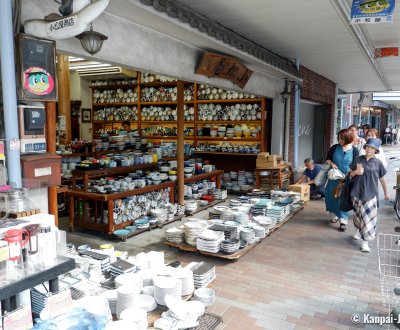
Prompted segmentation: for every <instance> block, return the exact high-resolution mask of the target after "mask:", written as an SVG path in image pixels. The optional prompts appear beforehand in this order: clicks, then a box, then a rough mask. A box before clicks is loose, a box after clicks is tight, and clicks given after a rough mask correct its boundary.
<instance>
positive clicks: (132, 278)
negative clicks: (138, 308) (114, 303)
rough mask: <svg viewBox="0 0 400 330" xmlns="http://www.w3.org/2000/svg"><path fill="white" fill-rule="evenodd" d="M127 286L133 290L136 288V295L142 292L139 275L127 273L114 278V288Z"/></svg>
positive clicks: (141, 282)
mask: <svg viewBox="0 0 400 330" xmlns="http://www.w3.org/2000/svg"><path fill="white" fill-rule="evenodd" d="M123 285H129V286H131V287H133V288H136V291H137V293H138V294H139V292H140V291H141V290H142V287H143V278H142V275H141V274H140V273H128V274H122V275H118V276H117V277H116V278H115V287H116V288H117V289H118V288H119V287H120V286H123Z"/></svg>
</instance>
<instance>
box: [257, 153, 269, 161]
mask: <svg viewBox="0 0 400 330" xmlns="http://www.w3.org/2000/svg"><path fill="white" fill-rule="evenodd" d="M268 156H269V152H260V153H259V154H257V159H266V160H267V159H268Z"/></svg>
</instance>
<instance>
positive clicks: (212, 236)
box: [196, 229, 225, 253]
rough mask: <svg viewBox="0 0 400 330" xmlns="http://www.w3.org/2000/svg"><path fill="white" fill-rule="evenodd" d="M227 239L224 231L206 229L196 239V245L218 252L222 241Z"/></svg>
mask: <svg viewBox="0 0 400 330" xmlns="http://www.w3.org/2000/svg"><path fill="white" fill-rule="evenodd" d="M224 239H225V234H224V232H223V231H215V230H209V229H206V230H204V231H203V232H202V233H201V234H199V236H198V237H197V239H196V247H197V249H198V250H200V251H205V252H210V253H217V252H218V251H219V250H220V246H221V242H222V241H223V240H224Z"/></svg>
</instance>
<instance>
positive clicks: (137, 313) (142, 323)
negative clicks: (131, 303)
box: [119, 307, 148, 330]
mask: <svg viewBox="0 0 400 330" xmlns="http://www.w3.org/2000/svg"><path fill="white" fill-rule="evenodd" d="M119 319H121V320H126V321H129V322H131V323H133V324H134V325H136V326H137V329H138V330H146V329H147V326H148V323H147V312H146V311H145V310H144V309H142V308H138V307H130V308H127V309H124V310H123V311H122V312H121V314H120V317H119Z"/></svg>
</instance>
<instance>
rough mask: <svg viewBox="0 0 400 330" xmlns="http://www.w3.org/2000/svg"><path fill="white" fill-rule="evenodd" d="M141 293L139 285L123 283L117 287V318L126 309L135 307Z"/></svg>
mask: <svg viewBox="0 0 400 330" xmlns="http://www.w3.org/2000/svg"><path fill="white" fill-rule="evenodd" d="M138 298H139V293H138V292H137V287H135V286H131V285H122V286H120V287H119V288H118V289H117V307H116V314H117V318H118V319H119V318H120V315H121V312H122V311H123V310H124V309H127V308H130V307H134V306H135V305H136V303H137V301H138Z"/></svg>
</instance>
